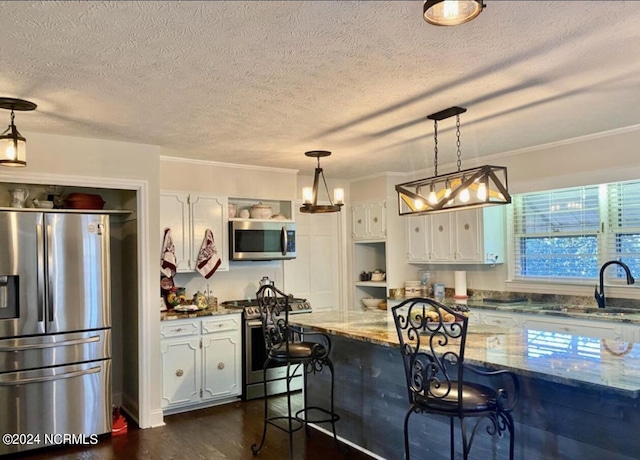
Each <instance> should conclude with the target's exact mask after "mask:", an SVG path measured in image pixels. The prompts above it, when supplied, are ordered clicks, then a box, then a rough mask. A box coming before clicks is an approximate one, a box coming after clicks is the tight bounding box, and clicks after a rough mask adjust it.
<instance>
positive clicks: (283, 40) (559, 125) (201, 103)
mask: <svg viewBox="0 0 640 460" xmlns="http://www.w3.org/2000/svg"><path fill="white" fill-rule="evenodd" d="M422 3H423V2H422V1H387V2H376V1H309V2H294V1H284V2H275V1H269V2H256V1H254V2H240V1H237V2H219V1H210V2H196V1H186V2H173V1H172V2H153V1H141V2H55V1H45V2H13V1H11V2H0V7H1V9H2V15H0V30H1V31H2V41H1V42H0V49H1V52H0V63H1V65H0V92H1V94H0V96H3V97H19V98H24V99H28V100H30V101H33V102H35V103H37V104H38V109H37V110H36V111H35V112H31V113H28V114H17V115H16V124H17V125H18V127H19V128H20V129H21V131H23V132H45V133H56V134H64V135H71V136H80V137H92V138H101V139H113V140H121V141H129V142H138V143H146V144H154V145H159V146H161V147H162V148H163V149H164V150H163V153H164V154H166V155H171V156H181V157H188V158H194V159H208V160H214V161H222V162H230V163H243V164H255V165H266V166H275V167H284V168H294V169H300V170H302V171H303V172H304V171H305V170H308V172H309V173H311V172H312V169H313V167H314V166H315V160H313V159H309V158H307V157H305V156H304V155H303V153H304V152H305V151H306V150H312V149H324V150H331V151H333V156H331V157H329V158H327V159H324V160H323V161H322V165H323V166H324V168H325V170H326V174H327V176H330V177H342V178H350V177H357V176H363V175H368V174H372V173H376V172H379V171H385V170H390V171H410V170H412V169H424V168H429V167H431V165H432V163H433V158H432V152H433V136H432V133H433V125H432V123H431V122H430V121H428V120H426V119H425V117H426V115H428V114H430V113H433V112H437V111H439V110H442V109H445V108H447V107H450V106H453V105H459V106H463V107H467V109H468V111H467V113H466V114H464V115H462V152H463V153H462V155H463V157H462V158H463V161H464V159H465V158H467V159H469V158H474V157H478V156H484V155H493V154H498V153H502V152H508V151H512V150H516V149H521V148H526V147H530V146H536V145H540V144H545V143H549V142H555V141H559V140H563V139H568V138H573V137H577V136H582V135H586V134H591V133H597V132H603V131H607V130H611V129H614V128H619V127H627V126H633V125H638V124H640V109H639V107H640V91H639V90H638V89H639V88H640V52H639V51H640V49H639V48H640V27H638V24H640V2H637V1H583V2H581V1H556V2H545V1H492V0H486V3H487V8H486V9H485V11H484V12H483V13H482V14H481V15H480V16H479V17H478V18H477V19H475V20H474V21H472V22H470V23H468V24H464V25H461V26H457V27H451V28H443V27H434V26H430V25H428V24H426V23H425V22H424V21H423V19H422ZM7 115H8V114H7ZM1 122H2V120H1V119H0V123H1ZM6 122H7V124H8V116H7V119H6ZM453 126H454V121H453V119H451V120H445V121H443V122H441V124H440V126H439V128H440V136H439V141H440V146H441V148H440V152H441V158H440V161H441V163H452V162H453V161H454V160H455V138H454V134H453V130H452V128H453ZM532 154H534V153H532ZM441 172H442V171H441ZM445 172H446V171H445Z"/></svg>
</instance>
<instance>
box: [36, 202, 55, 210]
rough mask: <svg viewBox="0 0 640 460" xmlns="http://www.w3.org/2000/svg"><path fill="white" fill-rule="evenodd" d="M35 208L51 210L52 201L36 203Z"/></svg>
mask: <svg viewBox="0 0 640 460" xmlns="http://www.w3.org/2000/svg"><path fill="white" fill-rule="evenodd" d="M34 204H35V203H34ZM36 208H40V209H53V201H38V204H36Z"/></svg>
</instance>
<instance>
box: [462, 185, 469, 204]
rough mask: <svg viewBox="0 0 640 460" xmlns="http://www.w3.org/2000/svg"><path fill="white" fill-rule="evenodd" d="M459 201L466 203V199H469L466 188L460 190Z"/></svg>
mask: <svg viewBox="0 0 640 460" xmlns="http://www.w3.org/2000/svg"><path fill="white" fill-rule="evenodd" d="M460 201H461V202H463V203H466V202H467V201H469V189H468V188H464V189H462V191H461V192H460Z"/></svg>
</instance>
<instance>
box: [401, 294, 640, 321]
mask: <svg viewBox="0 0 640 460" xmlns="http://www.w3.org/2000/svg"><path fill="white" fill-rule="evenodd" d="M389 300H390V301H392V302H395V303H400V302H402V301H404V300H407V299H406V298H389ZM436 300H438V301H439V302H441V303H444V304H445V305H464V306H466V307H468V308H469V309H481V310H494V311H504V312H511V313H524V314H529V315H546V316H558V317H565V318H576V319H594V320H598V321H613V322H620V323H630V324H638V325H640V309H638V308H633V307H629V308H619V307H608V308H598V307H595V306H585V305H580V304H578V305H574V304H563V303H559V302H531V301H525V302H518V301H514V302H509V301H500V302H496V301H489V300H482V299H478V300H476V299H466V300H457V299H454V298H453V297H446V298H445V299H436Z"/></svg>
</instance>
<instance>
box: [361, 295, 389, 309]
mask: <svg viewBox="0 0 640 460" xmlns="http://www.w3.org/2000/svg"><path fill="white" fill-rule="evenodd" d="M360 300H361V301H362V303H363V304H364V306H365V307H366V308H368V309H369V310H377V309H378V306H379V305H380V304H381V303H382V301H383V300H384V299H375V298H372V297H363V298H362V299H360Z"/></svg>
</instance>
